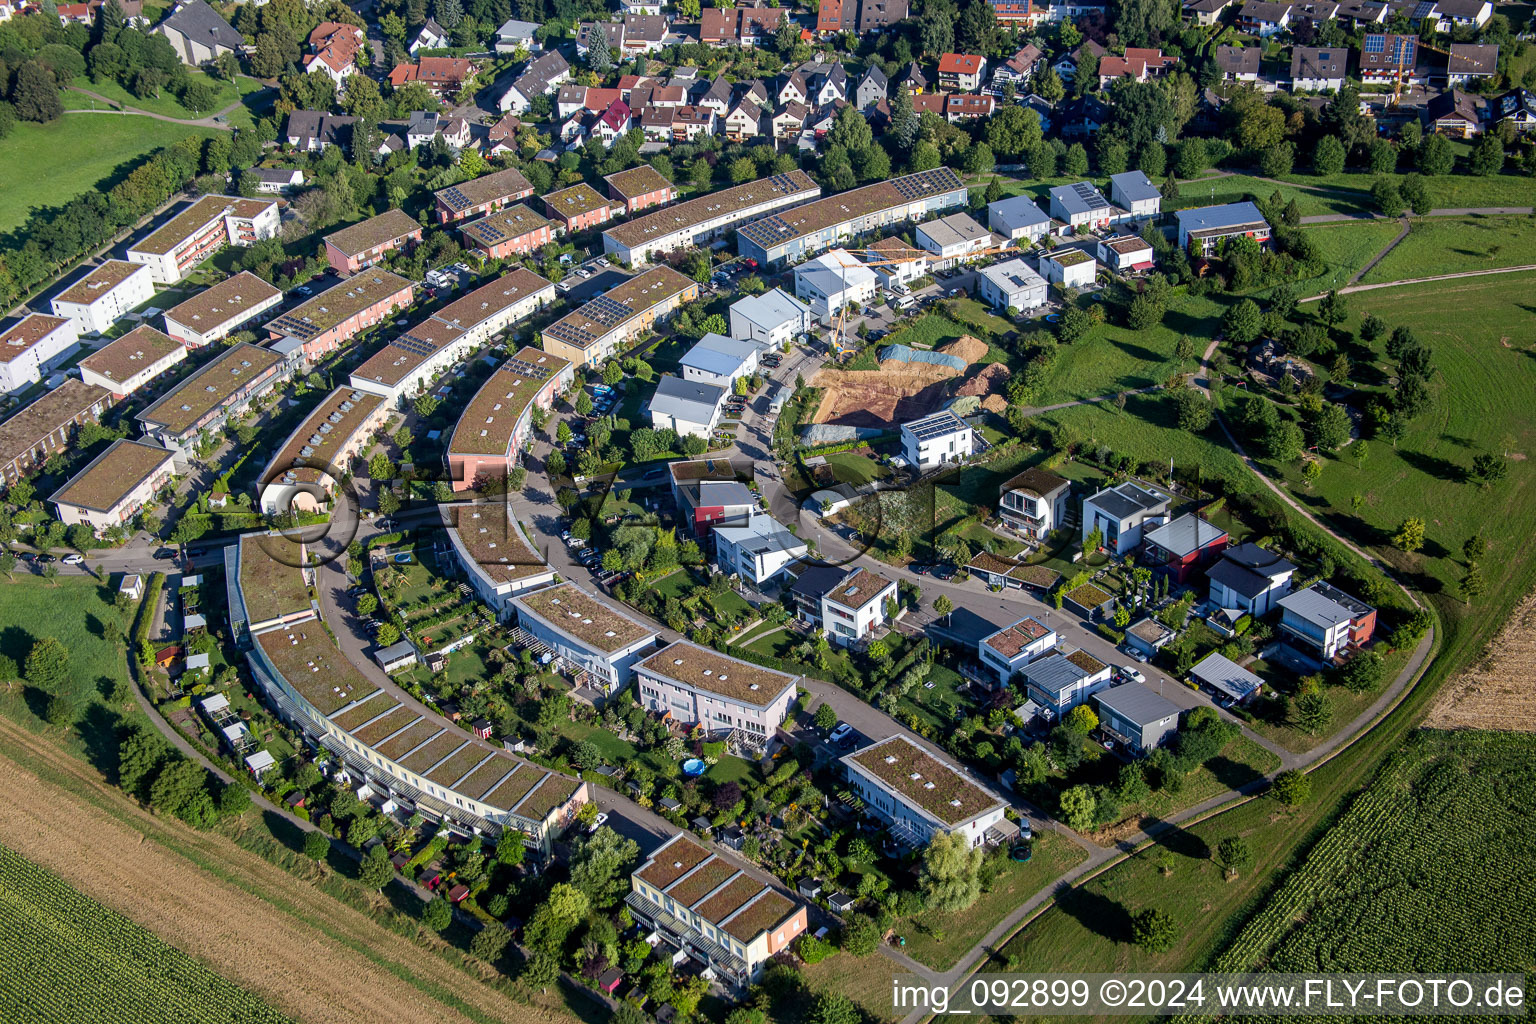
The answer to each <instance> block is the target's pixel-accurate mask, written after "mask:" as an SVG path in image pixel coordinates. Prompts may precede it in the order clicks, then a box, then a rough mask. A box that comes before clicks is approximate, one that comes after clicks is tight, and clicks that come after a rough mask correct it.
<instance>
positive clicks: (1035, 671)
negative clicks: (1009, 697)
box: [1024, 650, 1110, 718]
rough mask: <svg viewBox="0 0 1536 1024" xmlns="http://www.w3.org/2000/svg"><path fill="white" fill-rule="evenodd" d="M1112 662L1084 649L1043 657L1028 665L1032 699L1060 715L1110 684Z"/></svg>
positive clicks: (1026, 683) (1026, 671)
mask: <svg viewBox="0 0 1536 1024" xmlns="http://www.w3.org/2000/svg"><path fill="white" fill-rule="evenodd" d="M1109 679H1110V671H1109V666H1108V665H1106V664H1104V663H1103V662H1102V661H1100V660H1099V659H1097V658H1095V657H1094V656H1093V655H1091V654H1089V653H1088V652H1087V651H1084V650H1076V651H1067V652H1063V653H1058V654H1052V655H1050V656H1049V657H1044V658H1039V659H1036V660H1034V661H1031V662H1030V663H1029V664H1027V665H1025V666H1024V691H1025V693H1026V694H1028V696H1029V699H1030V700H1032V701H1034V702H1035V703H1036V704H1038V705H1039V706H1040V707H1041V708H1042V709H1044V710H1045V711H1047V712H1048V713H1049V714H1051V715H1052V716H1054V717H1057V718H1059V717H1060V716H1062V715H1064V714H1066V713H1067V712H1068V711H1070V710H1072V709H1073V708H1075V707H1077V706H1078V705H1079V704H1081V703H1083V702H1084V701H1086V700H1087V699H1088V698H1089V697H1091V696H1092V695H1093V694H1095V693H1097V692H1098V691H1099V690H1102V689H1103V688H1104V687H1105V686H1107V685H1109Z"/></svg>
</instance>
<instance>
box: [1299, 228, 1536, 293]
mask: <svg viewBox="0 0 1536 1024" xmlns="http://www.w3.org/2000/svg"><path fill="white" fill-rule="evenodd" d="M1398 240H1399V241H1401V240H1402V236H1398ZM1396 244H1397V242H1393V243H1392V245H1396ZM1391 248H1392V246H1390V245H1389V246H1387V249H1385V250H1383V251H1382V252H1380V253H1378V254H1377V256H1376V260H1379V259H1381V257H1383V256H1385V255H1386V254H1387V251H1388V250H1390V249H1391ZM1376 260H1372V261H1371V265H1370V266H1368V267H1366V268H1365V270H1370V269H1371V266H1375V265H1376ZM1365 270H1362V271H1360V274H1364V273H1365ZM1526 270H1536V263H1526V264H1523V265H1522V266H1518V267H1493V268H1491V269H1489V270H1463V271H1460V272H1458V273H1455V274H1436V275H1434V276H1433V277H1409V278H1404V279H1403V280H1401V281H1381V282H1378V283H1376V284H1352V285H1350V286H1348V287H1345V288H1340V289H1339V294H1340V295H1350V294H1353V293H1354V292H1373V291H1375V290H1376V289H1378V288H1399V287H1401V286H1403V285H1405V284H1428V283H1429V282H1431V281H1454V280H1456V279H1457V278H1462V277H1487V276H1488V275H1489V274H1518V273H1521V272H1522V271H1526ZM1356 276H1357V277H1358V276H1359V275H1356ZM1320 299H1322V296H1321V295H1309V296H1307V297H1306V298H1304V299H1298V300H1296V301H1298V302H1317V301H1319V300H1320Z"/></svg>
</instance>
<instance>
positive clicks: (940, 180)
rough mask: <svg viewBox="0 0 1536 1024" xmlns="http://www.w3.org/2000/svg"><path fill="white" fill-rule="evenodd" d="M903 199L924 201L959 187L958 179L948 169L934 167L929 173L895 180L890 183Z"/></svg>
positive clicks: (919, 173)
mask: <svg viewBox="0 0 1536 1024" xmlns="http://www.w3.org/2000/svg"><path fill="white" fill-rule="evenodd" d="M891 184H892V185H894V186H895V187H896V191H897V192H900V193H901V196H902V198H903V199H924V198H926V197H928V196H934V195H938V194H939V193H940V192H948V191H950V190H951V189H956V188H959V187H960V179H959V178H958V177H956V176H955V172H954V171H952V170H950V169H949V168H948V167H936V168H934V169H933V170H931V171H919V172H918V173H916V174H908V175H906V176H905V177H902V178H896V179H895V180H893V181H892V182H891Z"/></svg>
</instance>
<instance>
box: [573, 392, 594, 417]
mask: <svg viewBox="0 0 1536 1024" xmlns="http://www.w3.org/2000/svg"><path fill="white" fill-rule="evenodd" d="M576 414H577V415H578V416H590V415H592V396H591V395H589V394H587V393H586V392H585V391H582V392H580V393H579V394H577V396H576Z"/></svg>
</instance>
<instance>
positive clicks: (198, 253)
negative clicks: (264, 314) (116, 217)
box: [126, 196, 282, 284]
mask: <svg viewBox="0 0 1536 1024" xmlns="http://www.w3.org/2000/svg"><path fill="white" fill-rule="evenodd" d="M281 225H282V217H281V215H280V214H279V212H278V206H277V203H276V202H273V201H270V200H264V199H242V198H240V197H238V196H204V197H203V198H201V199H199V200H198V201H197V202H195V203H193V204H192V205H191V206H189V207H187V208H186V209H184V210H183V211H181V212H180V213H178V214H177V215H176V216H174V217H172V218H171V219H170V220H168V221H166V222H165V223H164V224H163V225H161V226H160V228H158V229H157V230H155V231H152V232H150V233H149V234H148V235H146V236H145V237H143V238H141V239H139V240H138V241H137V242H135V243H133V245H131V246H129V247H128V251H127V253H126V255H127V257H128V262H130V263H143V264H144V265H146V266H147V267H149V271H150V273H151V274H153V275H154V279H155V281H156V282H157V283H160V284H175V283H176V282H177V281H180V280H181V279H182V278H183V277H186V276H187V274H189V273H191V272H192V270H193V269H194V268H195V267H197V265H198V264H200V263H202V262H203V261H204V260H206V259H207V258H208V257H210V256H212V255H213V254H214V253H216V252H218V251H219V250H220V249H223V248H224V247H225V246H226V245H250V244H251V243H252V242H259V241H262V240H263V239H267V238H274V237H276V235H277V231H278V228H279V227H281Z"/></svg>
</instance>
